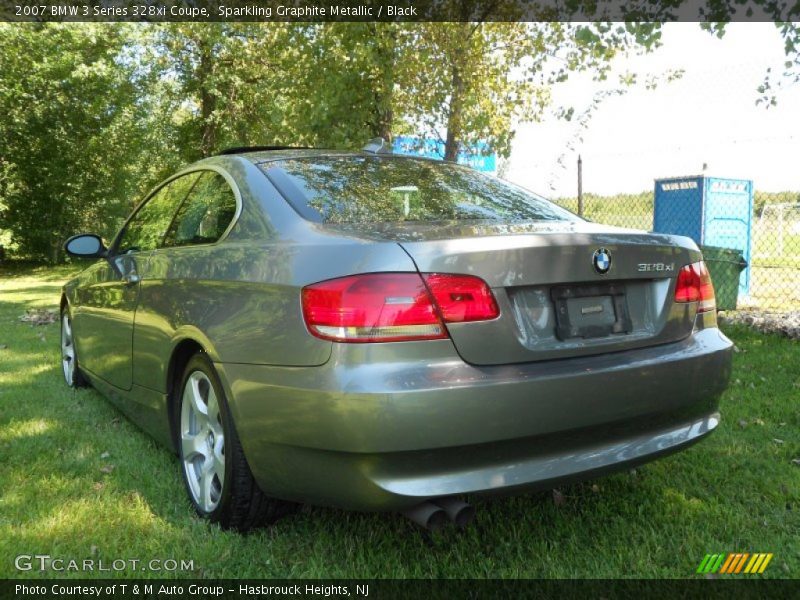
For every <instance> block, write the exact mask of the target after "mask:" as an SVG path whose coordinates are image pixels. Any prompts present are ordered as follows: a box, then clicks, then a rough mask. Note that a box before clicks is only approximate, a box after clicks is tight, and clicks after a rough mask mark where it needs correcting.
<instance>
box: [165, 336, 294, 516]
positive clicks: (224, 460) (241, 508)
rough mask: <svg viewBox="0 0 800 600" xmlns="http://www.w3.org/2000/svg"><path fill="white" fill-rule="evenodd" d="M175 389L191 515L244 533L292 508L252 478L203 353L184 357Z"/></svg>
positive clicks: (180, 451)
mask: <svg viewBox="0 0 800 600" xmlns="http://www.w3.org/2000/svg"><path fill="white" fill-rule="evenodd" d="M177 393H178V394H180V395H179V396H178V397H177V398H176V399H177V402H175V405H176V408H177V415H176V417H177V418H176V421H175V422H176V423H177V424H178V427H177V447H178V456H179V457H180V462H181V474H182V477H183V483H184V486H185V487H186V493H187V494H188V496H189V500H190V501H191V503H192V506H193V507H194V510H195V511H196V512H197V514H198V515H199V516H200V517H201V518H203V519H207V520H208V521H210V522H212V523H217V524H219V526H220V527H222V528H223V529H233V530H237V531H241V532H245V531H249V530H250V529H253V528H255V527H258V526H260V525H265V524H271V523H274V522H275V521H277V520H278V519H280V518H281V517H283V516H285V515H286V514H288V513H290V512H292V510H293V508H294V506H295V505H294V504H291V503H288V502H284V501H282V500H277V499H273V498H269V497H267V496H266V495H265V494H264V493H263V492H262V491H261V489H260V488H259V487H258V484H257V483H256V481H255V479H254V478H253V473H252V471H251V470H250V466H249V465H248V464H247V459H246V458H245V456H244V451H243V450H242V446H241V443H240V442H239V437H238V435H237V434H236V428H235V427H234V424H233V418H232V417H231V413H230V410H229V408H228V402H227V399H226V398H225V392H224V391H223V388H222V385H221V384H220V380H219V376H218V375H217V373H216V370H215V369H214V366H213V364H212V363H211V360H209V358H208V356H207V355H206V354H205V353H203V352H200V353H197V354H195V355H194V356H193V357H192V358H191V359H190V360H189V363H188V364H187V365H186V369H185V370H184V372H183V376H182V377H181V384H180V387H178V388H177ZM209 413H210V414H209Z"/></svg>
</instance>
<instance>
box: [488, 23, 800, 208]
mask: <svg viewBox="0 0 800 600" xmlns="http://www.w3.org/2000/svg"><path fill="white" fill-rule="evenodd" d="M785 61H786V56H785V54H784V52H783V42H782V40H781V37H780V35H779V33H778V31H777V29H776V28H775V26H774V25H773V24H772V23H731V24H729V26H728V32H727V34H726V35H725V37H723V38H722V39H717V38H716V37H714V36H712V35H711V34H709V33H708V32H706V31H703V30H701V29H700V26H699V25H698V24H696V23H667V24H665V25H664V28H663V45H662V47H660V48H658V49H657V50H655V51H654V52H652V53H650V54H647V55H644V56H633V57H623V58H621V59H618V60H617V61H616V62H615V64H614V71H615V73H616V74H619V73H623V72H626V71H633V72H636V73H639V74H640V81H641V80H643V79H644V78H643V77H641V75H642V74H646V73H652V74H656V75H659V74H663V73H665V72H666V71H667V70H669V69H683V70H684V73H683V76H682V77H681V78H680V79H678V80H675V81H672V82H666V81H662V82H661V83H659V85H658V86H657V87H656V89H655V90H647V89H645V86H644V85H641V84H638V85H636V86H635V87H634V88H633V89H630V90H629V91H627V92H626V93H625V94H624V95H621V96H620V95H617V96H609V97H606V98H605V99H604V100H603V101H602V102H601V103H600V105H599V107H598V108H597V110H595V111H594V112H593V113H592V117H591V119H590V120H589V122H588V126H587V127H586V128H581V127H580V126H579V125H578V124H577V123H575V122H568V121H565V120H563V119H558V118H556V117H555V116H554V114H552V111H551V114H549V115H548V116H546V117H545V118H544V119H543V120H542V121H541V122H538V123H526V124H521V125H520V126H519V128H518V130H517V135H516V137H515V140H514V143H513V145H512V152H511V157H510V159H509V161H508V164H507V165H506V169H505V171H504V172H503V173H501V175H502V176H504V177H505V178H507V179H509V180H511V181H514V182H515V183H518V184H520V185H522V186H524V187H527V188H529V189H531V190H534V191H536V192H539V193H541V194H543V195H545V196H550V197H561V196H575V195H576V194H577V167H576V162H577V156H578V154H579V153H580V155H581V156H582V158H583V190H584V193H597V194H604V195H610V194H615V193H622V192H630V193H635V192H641V191H645V190H652V189H653V180H654V179H656V178H659V177H671V176H681V175H696V174H700V173H703V172H705V173H706V174H707V175H710V176H716V177H731V178H737V179H738V178H741V179H752V180H753V182H754V186H755V189H757V190H763V191H785V190H794V191H796V190H800V168H798V167H799V166H800V165H799V164H798V163H799V161H800V84H794V85H793V86H788V87H786V88H785V89H784V90H783V91H781V92H780V93H779V95H778V104H777V106H775V107H771V108H769V109H766V108H764V107H763V106H756V99H757V98H758V97H759V94H758V92H757V88H758V86H759V85H760V84H761V83H762V81H763V79H764V76H765V75H766V72H767V68H769V67H772V68H773V71H776V70H777V71H779V72H782V69H783V63H784V62H785ZM617 81H618V77H617V76H616V75H614V74H612V75H611V76H610V77H609V81H608V82H606V83H602V82H594V81H592V79H591V76H590V75H585V76H578V77H573V78H572V79H571V80H569V81H567V82H566V83H563V84H560V85H559V86H557V87H555V88H553V91H552V93H553V105H554V106H574V107H575V108H576V112H581V111H582V110H585V109H586V108H588V106H589V105H590V103H591V100H592V98H593V97H594V96H595V94H597V93H598V92H601V91H602V90H608V89H611V88H619V85H618V84H617ZM559 159H560V160H561V163H562V164H559ZM704 164H705V166H706V170H705V171H704V170H703V166H704Z"/></svg>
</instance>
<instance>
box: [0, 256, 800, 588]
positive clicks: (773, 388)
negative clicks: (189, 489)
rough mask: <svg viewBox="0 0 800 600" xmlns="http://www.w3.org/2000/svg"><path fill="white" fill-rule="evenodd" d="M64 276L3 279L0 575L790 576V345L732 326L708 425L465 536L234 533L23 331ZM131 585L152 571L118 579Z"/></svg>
mask: <svg viewBox="0 0 800 600" xmlns="http://www.w3.org/2000/svg"><path fill="white" fill-rule="evenodd" d="M72 270H74V269H72ZM69 272H70V269H68V268H62V269H57V270H44V269H34V268H26V269H19V268H17V269H14V270H13V271H9V270H8V268H6V270H5V271H2V270H0V482H2V483H1V484H0V578H4V577H20V576H23V577H32V576H39V577H52V576H62V574H60V573H54V572H52V571H49V572H48V571H46V572H44V573H38V572H35V571H34V572H30V573H20V572H18V571H16V569H15V568H14V557H15V556H17V555H19V554H49V555H51V556H53V557H59V558H66V559H73V558H74V559H78V560H82V559H88V558H94V559H101V558H102V559H104V560H105V561H106V562H107V563H110V562H111V561H112V560H114V559H120V558H122V559H131V558H133V559H140V560H143V561H148V560H150V559H162V560H163V559H169V558H172V559H177V560H181V559H183V560H193V561H194V571H193V572H182V573H176V574H175V576H181V575H182V576H195V577H196V576H203V577H253V578H261V577H281V578H282V577H342V578H344V577H364V578H372V577H421V578H426V577H569V578H574V577H602V578H613V577H676V578H682V577H700V576H699V575H694V571H695V569H696V567H697V565H698V564H699V563H700V561H701V559H702V558H703V556H704V555H705V554H706V553H718V552H734V551H739V552H773V553H774V554H775V556H774V558H773V560H772V562H771V564H770V565H769V567H768V568H767V570H766V572H765V574H764V576H765V577H798V576H800V544H798V536H799V535H800V466H798V465H796V464H793V463H792V459H798V458H800V343H798V342H792V341H790V340H787V339H783V338H778V337H771V336H766V335H762V334H756V333H752V332H749V331H748V330H745V329H731V330H729V331H727V333H728V334H729V335H730V337H732V338H733V339H734V341H735V342H736V344H737V347H738V348H739V352H738V353H737V354H736V355H735V371H734V375H733V380H734V381H733V383H732V386H731V388H730V390H729V391H728V392H727V393H726V394H725V395H724V397H723V399H722V413H723V422H722V425H721V426H720V428H719V430H718V431H717V432H716V433H715V434H714V435H713V436H712V437H711V438H709V439H708V440H706V441H704V442H702V443H700V444H699V445H697V446H694V447H693V448H691V449H689V450H687V451H685V452H683V453H680V454H678V455H675V456H672V457H669V458H666V459H663V460H660V461H657V462H655V463H652V464H649V465H646V466H644V467H642V468H640V469H637V470H636V472H635V473H631V472H625V473H620V474H617V475H613V476H609V477H605V478H602V479H599V480H596V481H594V482H589V483H586V484H581V485H574V486H567V487H563V488H561V489H560V492H561V494H563V502H562V501H559V502H558V503H556V502H555V501H554V497H555V496H554V494H553V493H551V492H547V493H538V494H531V495H528V496H524V497H517V498H507V499H495V500H481V499H476V500H475V503H476V506H477V509H478V516H477V519H476V522H475V524H474V525H473V526H471V527H470V528H468V529H467V530H466V531H463V532H459V531H456V530H454V529H452V528H448V529H447V530H445V531H444V532H442V533H440V534H436V535H434V536H433V537H431V538H430V539H428V538H427V537H426V536H424V535H422V534H420V533H419V532H418V531H416V530H415V529H414V528H413V526H412V525H410V524H409V523H408V522H406V521H405V520H404V519H403V518H401V517H399V516H395V515H383V514H356V513H348V512H344V511H340V510H333V509H327V508H311V507H306V508H303V509H302V510H301V511H300V512H299V513H298V514H297V515H295V516H293V517H290V518H288V519H285V520H283V521H281V522H280V523H279V524H277V525H276V526H274V527H272V528H270V529H264V530H260V531H258V532H256V533H254V534H251V535H248V536H241V535H237V534H233V533H226V532H223V531H220V530H219V529H217V528H216V527H212V526H209V525H207V524H205V523H203V522H201V521H199V520H197V519H196V518H194V517H193V516H192V513H191V510H190V506H189V503H188V501H187V500H186V499H185V496H184V491H183V488H182V485H181V482H180V478H179V470H178V469H179V467H178V462H177V459H176V458H175V457H173V455H172V454H170V453H169V452H168V451H166V450H164V449H162V448H161V447H159V446H157V445H156V444H155V443H154V442H153V441H151V439H150V438H149V437H147V436H146V435H145V434H143V433H141V432H140V431H139V430H138V429H137V428H136V427H135V426H133V425H132V424H130V423H129V422H128V421H127V420H126V419H125V418H124V417H122V416H121V414H120V413H119V412H117V410H116V409H114V408H113V407H112V406H111V405H110V404H108V403H107V402H106V401H105V400H104V399H103V398H102V397H101V396H100V395H99V394H98V393H97V392H95V391H93V390H91V389H88V390H75V391H74V390H70V389H67V388H66V386H65V385H64V383H63V380H62V374H61V370H60V361H59V349H58V345H59V325H58V323H57V322H56V323H53V324H50V325H38V326H34V325H30V324H28V323H24V322H21V321H20V320H19V317H20V316H21V315H23V314H24V313H25V311H26V309H28V308H35V307H39V308H56V307H57V304H58V298H59V287H60V285H61V283H62V281H63V279H64V278H65V277H66V276H67V275H68V273H69ZM134 574H135V575H137V576H154V577H157V576H164V575H165V574H164V573H159V572H155V573H153V572H150V573H147V572H134V571H130V570H128V571H123V572H121V573H119V574H118V575H119V576H133V575H134ZM67 575H72V576H80V575H81V574H77V573H72V574H69V573H68V574H67ZM97 575H98V576H100V574H97ZM102 575H103V576H107V575H108V574H105V573H104V574H102ZM722 577H729V578H735V577H736V576H735V575H734V576H722ZM739 577H742V576H739Z"/></svg>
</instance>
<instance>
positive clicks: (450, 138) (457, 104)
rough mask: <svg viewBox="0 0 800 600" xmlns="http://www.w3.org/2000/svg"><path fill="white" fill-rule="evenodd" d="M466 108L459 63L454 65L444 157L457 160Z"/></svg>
mask: <svg viewBox="0 0 800 600" xmlns="http://www.w3.org/2000/svg"><path fill="white" fill-rule="evenodd" d="M463 110H464V80H463V79H462V77H461V71H460V70H459V68H458V65H453V77H452V80H451V86H450V108H449V110H448V113H447V138H446V139H445V144H444V159H445V160H449V161H453V162H455V161H456V160H457V159H458V151H459V150H460V149H461V148H460V146H461V134H462V126H461V121H462V116H463Z"/></svg>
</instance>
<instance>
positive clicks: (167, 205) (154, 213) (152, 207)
mask: <svg viewBox="0 0 800 600" xmlns="http://www.w3.org/2000/svg"><path fill="white" fill-rule="evenodd" d="M198 177H199V174H198V173H189V174H188V175H184V176H183V177H179V178H178V179H175V180H174V181H172V182H170V183H168V184H167V185H165V186H164V187H162V188H161V189H160V190H159V191H158V192H156V193H155V195H153V196H152V197H151V198H150V199H149V200H148V201H147V203H146V204H145V205H144V206H142V207H141V208H140V209H139V210H138V211H137V212H136V214H135V215H133V218H132V219H131V220H130V221H128V224H127V225H126V226H125V229H124V230H123V232H122V234H121V235H120V238H119V243H118V244H117V249H116V251H117V254H123V253H125V252H132V251H133V252H145V251H148V250H153V249H155V248H157V247H158V246H159V244H160V243H161V240H162V239H163V237H164V234H165V233H166V231H167V228H168V227H169V224H170V223H171V222H172V217H173V216H174V215H175V211H176V210H177V208H178V207H179V206H180V204H181V202H183V199H184V198H186V194H188V193H189V190H191V189H192V186H193V185H194V184H195V183H196V182H197V179H198Z"/></svg>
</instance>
